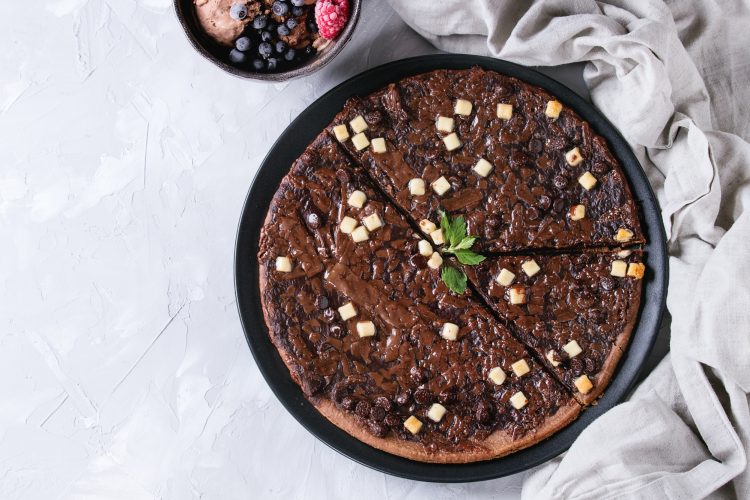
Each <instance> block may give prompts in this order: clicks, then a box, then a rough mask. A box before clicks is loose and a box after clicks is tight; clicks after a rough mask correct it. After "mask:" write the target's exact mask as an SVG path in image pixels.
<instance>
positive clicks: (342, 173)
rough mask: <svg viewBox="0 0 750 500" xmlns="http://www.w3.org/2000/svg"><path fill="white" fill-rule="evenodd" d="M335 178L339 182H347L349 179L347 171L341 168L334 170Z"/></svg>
mask: <svg viewBox="0 0 750 500" xmlns="http://www.w3.org/2000/svg"><path fill="white" fill-rule="evenodd" d="M336 178H337V179H338V180H340V181H341V182H349V180H350V179H351V178H350V177H349V172H347V171H346V170H344V169H343V168H340V169H338V170H336Z"/></svg>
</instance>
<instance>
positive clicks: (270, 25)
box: [266, 20, 279, 33]
mask: <svg viewBox="0 0 750 500" xmlns="http://www.w3.org/2000/svg"><path fill="white" fill-rule="evenodd" d="M278 26H279V23H277V22H276V21H273V20H271V21H268V24H266V30H268V31H270V32H271V33H276V28H278Z"/></svg>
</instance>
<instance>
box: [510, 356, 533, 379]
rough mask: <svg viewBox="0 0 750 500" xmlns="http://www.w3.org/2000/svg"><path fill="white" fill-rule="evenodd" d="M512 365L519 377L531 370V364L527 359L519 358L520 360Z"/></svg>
mask: <svg viewBox="0 0 750 500" xmlns="http://www.w3.org/2000/svg"><path fill="white" fill-rule="evenodd" d="M510 367H511V368H513V373H515V374H516V376H518V377H523V376H524V375H526V374H527V373H529V372H530V371H531V368H529V364H528V363H527V362H526V360H525V359H519V360H518V361H516V362H515V363H513V364H512V365H510Z"/></svg>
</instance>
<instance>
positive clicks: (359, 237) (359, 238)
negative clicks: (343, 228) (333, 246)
mask: <svg viewBox="0 0 750 500" xmlns="http://www.w3.org/2000/svg"><path fill="white" fill-rule="evenodd" d="M352 239H353V240H354V243H362V242H363V241H367V240H369V239H370V233H368V232H367V229H366V228H365V226H359V227H358V228H357V229H355V230H354V231H352Z"/></svg>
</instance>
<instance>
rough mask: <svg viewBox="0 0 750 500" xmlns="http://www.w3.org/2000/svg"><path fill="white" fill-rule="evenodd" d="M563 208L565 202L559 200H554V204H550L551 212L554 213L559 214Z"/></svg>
mask: <svg viewBox="0 0 750 500" xmlns="http://www.w3.org/2000/svg"><path fill="white" fill-rule="evenodd" d="M564 208H565V202H564V201H563V200H561V199H559V198H558V199H556V200H555V202H554V203H553V204H552V210H554V211H555V212H556V213H558V214H559V213H560V212H562V211H563V209H564Z"/></svg>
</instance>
